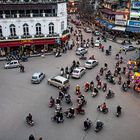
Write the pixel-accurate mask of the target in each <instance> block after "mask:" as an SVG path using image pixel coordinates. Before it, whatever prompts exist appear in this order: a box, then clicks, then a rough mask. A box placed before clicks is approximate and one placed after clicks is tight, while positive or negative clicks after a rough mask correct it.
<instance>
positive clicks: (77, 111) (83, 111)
mask: <svg viewBox="0 0 140 140" xmlns="http://www.w3.org/2000/svg"><path fill="white" fill-rule="evenodd" d="M76 113H77V114H81V115H85V110H84V109H79V108H76Z"/></svg>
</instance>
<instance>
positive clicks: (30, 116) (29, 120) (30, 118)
mask: <svg viewBox="0 0 140 140" xmlns="http://www.w3.org/2000/svg"><path fill="white" fill-rule="evenodd" d="M26 120H27V121H28V122H33V119H32V115H31V113H29V115H28V116H27V117H26Z"/></svg>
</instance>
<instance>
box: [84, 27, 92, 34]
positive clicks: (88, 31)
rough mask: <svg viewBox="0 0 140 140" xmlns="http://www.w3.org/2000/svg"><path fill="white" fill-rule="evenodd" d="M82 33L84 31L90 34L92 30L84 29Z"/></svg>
mask: <svg viewBox="0 0 140 140" xmlns="http://www.w3.org/2000/svg"><path fill="white" fill-rule="evenodd" d="M84 31H85V32H86V33H92V30H91V29H90V28H89V27H85V29H84Z"/></svg>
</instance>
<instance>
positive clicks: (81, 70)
mask: <svg viewBox="0 0 140 140" xmlns="http://www.w3.org/2000/svg"><path fill="white" fill-rule="evenodd" d="M85 73H86V68H85V67H77V68H75V69H74V70H73V72H72V74H71V76H72V77H73V78H81V77H82V75H84V74H85Z"/></svg>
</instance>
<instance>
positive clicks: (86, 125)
mask: <svg viewBox="0 0 140 140" xmlns="http://www.w3.org/2000/svg"><path fill="white" fill-rule="evenodd" d="M90 126H91V121H90V120H89V119H88V118H87V119H86V120H85V121H84V128H85V130H87V129H89V127H90Z"/></svg>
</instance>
